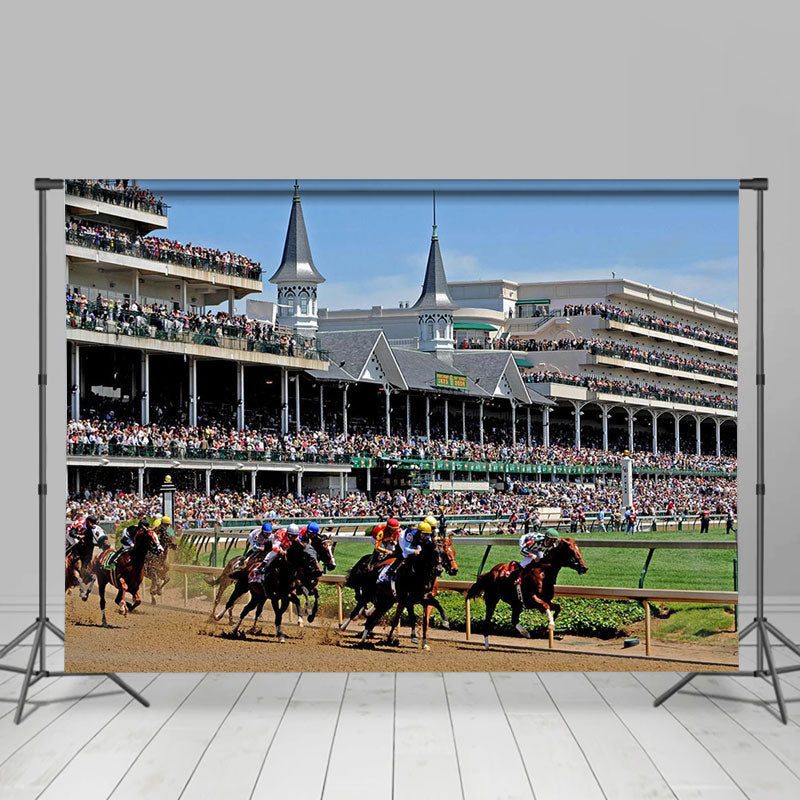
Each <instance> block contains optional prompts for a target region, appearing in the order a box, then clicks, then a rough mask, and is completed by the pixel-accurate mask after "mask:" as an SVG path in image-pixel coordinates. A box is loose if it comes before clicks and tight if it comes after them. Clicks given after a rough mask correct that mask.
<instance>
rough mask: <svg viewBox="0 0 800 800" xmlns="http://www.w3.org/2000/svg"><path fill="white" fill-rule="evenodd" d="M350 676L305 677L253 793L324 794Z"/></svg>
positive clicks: (320, 674) (315, 674) (259, 795)
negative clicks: (340, 712)
mask: <svg viewBox="0 0 800 800" xmlns="http://www.w3.org/2000/svg"><path fill="white" fill-rule="evenodd" d="M347 677H348V676H347V675H346V674H344V673H324V672H307V673H304V674H303V675H302V676H301V678H300V681H299V682H298V684H297V688H296V689H295V691H294V694H293V695H292V699H291V700H290V701H289V705H288V707H287V709H286V714H285V715H284V717H283V720H282V721H281V724H280V727H279V728H278V731H277V735H276V736H275V740H274V741H273V743H272V747H271V748H270V750H269V752H268V753H267V757H266V759H265V760H264V764H263V769H262V770H261V774H260V775H259V778H258V782H257V783H256V785H255V787H254V789H253V794H252V796H253V797H257V798H269V800H272V798H276V797H287V798H289V797H297V798H300V797H302V798H306V797H309V798H312V797H320V796H321V795H322V787H323V785H324V783H325V772H326V770H327V767H328V755H329V753H330V748H331V743H332V741H333V735H334V730H335V729H336V723H337V720H338V718H339V709H340V707H341V704H342V698H343V696H344V690H345V684H346V682H347Z"/></svg>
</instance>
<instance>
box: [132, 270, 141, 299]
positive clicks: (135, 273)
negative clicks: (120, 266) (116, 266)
mask: <svg viewBox="0 0 800 800" xmlns="http://www.w3.org/2000/svg"><path fill="white" fill-rule="evenodd" d="M133 299H134V300H135V301H136V302H137V303H138V302H139V299H140V296H139V270H138V269H134V270H133Z"/></svg>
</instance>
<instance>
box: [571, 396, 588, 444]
mask: <svg viewBox="0 0 800 800" xmlns="http://www.w3.org/2000/svg"><path fill="white" fill-rule="evenodd" d="M584 405H585V404H584V403H583V402H581V401H579V400H573V401H572V406H573V408H574V409H575V412H574V413H575V449H576V450H580V449H581V409H582V408H583V406H584Z"/></svg>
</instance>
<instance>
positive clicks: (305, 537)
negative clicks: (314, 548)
mask: <svg viewBox="0 0 800 800" xmlns="http://www.w3.org/2000/svg"><path fill="white" fill-rule="evenodd" d="M318 533H319V525H318V524H317V523H316V522H309V523H308V525H304V526H303V527H302V528H300V534H299V536H300V541H301V542H303V544H309V543H310V542H311V537H312V536H314V535H315V534H318Z"/></svg>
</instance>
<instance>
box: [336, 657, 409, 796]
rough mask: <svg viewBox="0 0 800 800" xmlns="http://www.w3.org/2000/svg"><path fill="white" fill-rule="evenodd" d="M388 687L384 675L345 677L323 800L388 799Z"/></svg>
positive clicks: (390, 765)
mask: <svg viewBox="0 0 800 800" xmlns="http://www.w3.org/2000/svg"><path fill="white" fill-rule="evenodd" d="M394 684H395V676H394V674H393V673H390V672H383V673H369V672H360V673H355V674H353V675H351V676H350V679H349V680H348V682H347V690H346V691H345V693H344V700H343V702H342V711H341V714H340V715H339V724H338V725H337V727H336V738H335V740H334V742H333V747H332V749H331V756H330V764H329V766H328V774H327V776H326V778H325V788H324V793H323V795H322V797H323V798H324V800H358V798H364V799H365V800H367V798H370V799H371V800H383V798H386V800H389V798H391V797H392V768H393V763H392V749H393V748H392V739H393V736H394V700H395V696H394ZM404 756H405V754H404Z"/></svg>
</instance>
